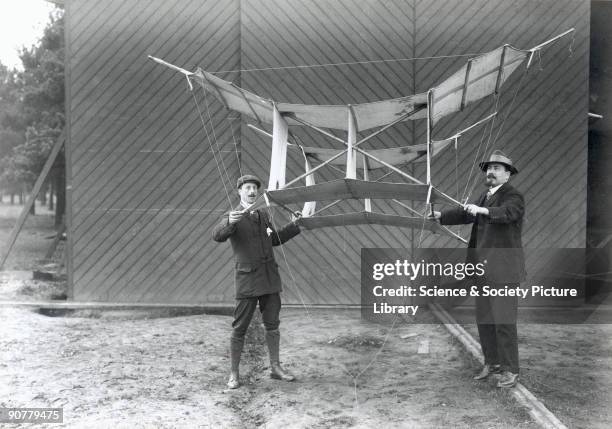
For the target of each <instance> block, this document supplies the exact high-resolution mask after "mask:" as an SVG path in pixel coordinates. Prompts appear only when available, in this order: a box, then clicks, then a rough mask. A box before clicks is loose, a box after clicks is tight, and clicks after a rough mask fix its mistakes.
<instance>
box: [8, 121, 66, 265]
mask: <svg viewBox="0 0 612 429" xmlns="http://www.w3.org/2000/svg"><path fill="white" fill-rule="evenodd" d="M65 139H66V134H65V132H64V131H62V133H61V134H60V136H59V137H58V138H57V140H56V141H55V145H53V148H52V149H51V153H50V154H49V157H48V158H47V161H46V162H45V165H44V166H43V169H42V171H41V172H40V175H39V176H38V179H36V183H34V187H33V188H32V192H31V193H30V196H29V197H28V200H27V201H26V203H25V205H24V206H23V209H21V214H20V215H19V219H17V223H15V226H14V227H13V230H12V231H11V235H10V236H9V239H8V243H7V245H6V248H5V249H4V252H3V253H2V259H0V269H2V267H4V263H5V262H6V259H7V258H8V255H9V254H10V253H11V249H12V248H13V245H14V244H15V241H16V240H17V235H19V232H20V231H21V228H23V224H24V223H25V221H26V218H27V217H28V213H30V209H31V208H32V206H33V205H34V202H35V201H36V196H37V195H38V193H39V192H40V188H42V185H43V183H45V179H46V178H47V175H48V174H49V171H50V170H51V167H52V166H53V163H54V162H55V158H57V155H58V154H59V152H60V150H61V149H62V146H64V141H65Z"/></svg>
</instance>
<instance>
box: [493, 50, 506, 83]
mask: <svg viewBox="0 0 612 429" xmlns="http://www.w3.org/2000/svg"><path fill="white" fill-rule="evenodd" d="M507 47H508V45H504V47H503V48H502V53H501V60H500V61H499V71H498V72H497V81H496V82H495V95H497V94H499V87H500V86H501V84H502V83H503V82H502V77H503V75H504V65H505V62H506V48H507Z"/></svg>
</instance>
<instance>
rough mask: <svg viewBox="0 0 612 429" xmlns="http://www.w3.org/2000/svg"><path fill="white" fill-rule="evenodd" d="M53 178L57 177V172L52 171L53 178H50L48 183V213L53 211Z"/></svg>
mask: <svg viewBox="0 0 612 429" xmlns="http://www.w3.org/2000/svg"><path fill="white" fill-rule="evenodd" d="M55 176H57V171H56V170H55V169H54V170H53V176H51V180H50V181H49V211H53V209H54V207H53V194H54V193H55Z"/></svg>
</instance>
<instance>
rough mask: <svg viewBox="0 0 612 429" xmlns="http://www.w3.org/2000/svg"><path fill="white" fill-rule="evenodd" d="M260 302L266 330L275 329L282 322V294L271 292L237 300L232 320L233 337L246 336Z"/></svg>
mask: <svg viewBox="0 0 612 429" xmlns="http://www.w3.org/2000/svg"><path fill="white" fill-rule="evenodd" d="M258 302H259V311H260V312H261V318H262V320H263V325H264V328H265V330H266V331H273V330H275V329H278V325H279V324H280V320H279V314H280V309H281V299H280V294H278V293H271V294H268V295H262V296H256V297H253V298H244V299H237V300H236V306H235V307H234V321H233V322H232V328H233V331H232V337H235V338H244V336H245V334H246V332H247V329H248V327H249V324H250V323H251V319H252V318H253V313H254V312H255V308H256V307H257V303H258Z"/></svg>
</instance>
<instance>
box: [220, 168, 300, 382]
mask: <svg viewBox="0 0 612 429" xmlns="http://www.w3.org/2000/svg"><path fill="white" fill-rule="evenodd" d="M236 185H237V188H238V195H239V196H240V205H239V206H238V207H237V208H235V209H233V210H232V211H230V212H229V213H226V214H225V215H223V217H222V218H221V221H220V222H219V224H217V226H215V228H214V230H213V234H212V235H213V239H214V240H215V241H218V242H224V241H226V240H227V239H228V238H229V240H230V242H231V245H232V249H233V251H234V261H235V264H236V265H235V267H236V269H235V279H236V281H235V286H236V304H235V307H234V321H233V323H232V328H233V329H232V335H231V338H230V361H231V372H230V377H229V381H228V382H227V386H228V387H229V388H230V389H236V388H238V387H239V386H240V380H239V371H238V367H239V364H240V355H241V354H242V348H243V346H244V337H245V334H246V331H247V328H248V327H249V324H250V322H251V318H252V317H253V313H254V312H255V309H256V307H257V304H258V303H259V310H260V311H261V315H262V319H263V325H264V328H265V338H266V344H267V346H268V352H269V355H270V376H271V377H272V378H275V379H279V380H285V381H293V380H294V376H293V375H292V374H290V373H289V372H288V371H286V370H284V369H283V368H282V367H281V365H280V360H279V343H280V333H279V330H278V326H279V323H280V320H279V313H280V309H281V299H280V292H281V278H280V275H279V272H278V265H277V263H276V261H275V260H274V252H273V250H272V246H278V245H280V244H282V243H284V242H286V241H287V240H289V239H291V238H293V237H295V236H296V235H297V234H299V233H300V228H299V227H298V226H297V225H296V224H295V221H296V220H297V218H298V217H299V213H296V216H292V219H291V220H292V222H291V223H289V224H287V225H285V226H284V227H282V228H281V229H279V230H278V231H276V230H275V229H274V226H273V225H272V222H271V221H270V218H269V216H268V213H267V212H266V211H263V210H251V207H252V206H253V204H254V203H255V201H256V200H257V197H258V194H259V188H260V187H261V181H260V180H259V179H258V178H257V177H256V176H253V175H245V176H242V177H240V178H239V179H238V182H237V184H236Z"/></svg>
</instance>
